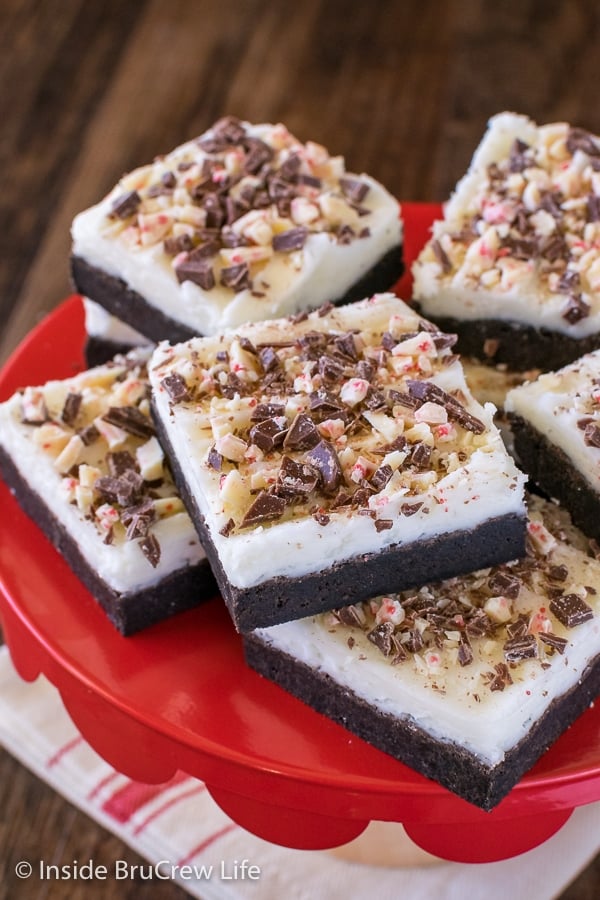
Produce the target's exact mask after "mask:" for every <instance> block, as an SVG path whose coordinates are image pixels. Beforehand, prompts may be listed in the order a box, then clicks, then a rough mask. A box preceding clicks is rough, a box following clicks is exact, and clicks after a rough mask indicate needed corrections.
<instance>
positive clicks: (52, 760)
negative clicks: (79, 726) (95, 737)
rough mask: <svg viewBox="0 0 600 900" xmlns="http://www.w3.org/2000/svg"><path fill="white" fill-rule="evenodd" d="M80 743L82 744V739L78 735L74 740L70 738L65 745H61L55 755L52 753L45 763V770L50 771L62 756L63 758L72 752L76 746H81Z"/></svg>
mask: <svg viewBox="0 0 600 900" xmlns="http://www.w3.org/2000/svg"><path fill="white" fill-rule="evenodd" d="M81 743H83V738H82V737H81V735H80V734H78V735H77V736H76V737H74V738H71V740H70V741H68V742H67V743H66V744H63V746H62V747H59V748H58V750H57V751H56V753H54V755H53V756H51V757H50V759H49V760H48V762H47V763H46V768H47V769H51V768H52V766H55V765H56V764H57V763H59V762H60V761H61V759H62V758H63V756H65V755H66V754H67V753H69V752H70V751H71V750H74V749H75V747H77V745H78V744H81Z"/></svg>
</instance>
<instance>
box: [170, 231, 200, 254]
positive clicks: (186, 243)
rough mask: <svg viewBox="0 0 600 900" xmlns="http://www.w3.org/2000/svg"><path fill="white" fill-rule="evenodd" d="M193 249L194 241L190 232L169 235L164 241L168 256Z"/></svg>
mask: <svg viewBox="0 0 600 900" xmlns="http://www.w3.org/2000/svg"><path fill="white" fill-rule="evenodd" d="M193 249H194V242H193V240H192V238H191V237H190V235H189V234H178V235H177V237H168V238H165V240H164V241H163V250H164V251H165V253H166V254H167V255H168V256H177V255H178V254H179V253H185V252H189V251H190V250H193Z"/></svg>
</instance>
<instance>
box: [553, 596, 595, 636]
mask: <svg viewBox="0 0 600 900" xmlns="http://www.w3.org/2000/svg"><path fill="white" fill-rule="evenodd" d="M549 606H550V612H551V613H553V614H554V615H555V616H556V618H557V619H558V621H559V622H560V623H561V625H564V626H565V628H576V627H577V625H582V624H583V623H584V622H587V621H588V620H589V619H593V617H594V611H593V609H592V608H591V606H588V604H587V603H586V602H585V600H582V599H581V597H579V596H578V594H563V596H562V597H556V598H554V599H552V600H551V601H550V603H549Z"/></svg>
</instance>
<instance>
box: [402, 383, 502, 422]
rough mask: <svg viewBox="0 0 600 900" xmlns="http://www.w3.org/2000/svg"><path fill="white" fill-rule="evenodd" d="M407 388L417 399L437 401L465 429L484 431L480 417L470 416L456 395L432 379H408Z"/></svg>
mask: <svg viewBox="0 0 600 900" xmlns="http://www.w3.org/2000/svg"><path fill="white" fill-rule="evenodd" d="M408 390H409V392H410V395H411V396H412V397H416V399H417V400H422V401H423V402H426V401H431V402H433V403H439V404H440V406H443V407H444V408H445V409H446V411H447V413H448V417H449V418H450V419H454V421H455V422H457V423H458V424H459V425H461V426H462V427H463V428H465V429H466V430H467V431H472V432H473V433H474V434H482V433H483V432H484V431H485V425H484V424H483V422H482V421H481V420H480V419H477V418H476V417H475V416H472V415H471V413H470V412H468V411H467V410H466V409H465V407H464V406H463V405H462V403H460V401H459V400H457V399H456V397H453V396H452V395H451V394H448V393H446V391H444V390H443V389H442V388H441V387H439V386H438V385H437V384H434V383H433V382H432V381H409V382H408Z"/></svg>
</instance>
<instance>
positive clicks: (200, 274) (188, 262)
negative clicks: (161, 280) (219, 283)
mask: <svg viewBox="0 0 600 900" xmlns="http://www.w3.org/2000/svg"><path fill="white" fill-rule="evenodd" d="M175 274H176V275H177V280H178V281H179V283H180V284H182V283H183V282H184V281H191V282H193V283H194V284H197V285H198V287H200V288H202V290H203V291H211V290H212V289H213V288H214V286H215V273H214V271H213V267H212V265H211V263H210V262H209V261H208V260H207V259H203V258H198V257H196V258H192V257H191V256H190V255H188V256H187V258H186V259H183V260H182V261H181V262H179V263H178V264H177V265H176V266H175Z"/></svg>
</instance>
